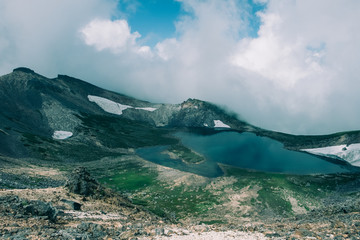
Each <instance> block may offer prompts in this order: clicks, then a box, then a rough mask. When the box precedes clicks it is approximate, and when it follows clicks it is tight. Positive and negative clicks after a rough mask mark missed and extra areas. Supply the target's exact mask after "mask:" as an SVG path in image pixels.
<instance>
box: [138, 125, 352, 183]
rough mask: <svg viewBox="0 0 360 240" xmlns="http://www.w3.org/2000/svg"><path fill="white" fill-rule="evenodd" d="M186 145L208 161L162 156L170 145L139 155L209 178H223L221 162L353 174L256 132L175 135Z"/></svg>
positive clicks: (279, 170) (266, 169) (287, 170)
mask: <svg viewBox="0 0 360 240" xmlns="http://www.w3.org/2000/svg"><path fill="white" fill-rule="evenodd" d="M175 136H176V137H177V138H179V139H180V140H181V142H182V144H183V145H184V146H186V147H188V148H191V149H193V150H194V151H196V152H198V153H200V154H202V155H203V156H204V157H205V158H206V161H205V162H203V163H200V164H187V163H184V162H182V161H181V160H174V159H170V158H169V157H168V155H166V154H162V152H163V151H164V150H166V149H167V148H168V146H156V147H149V148H142V149H138V150H137V154H139V156H141V157H142V158H144V159H146V160H149V161H151V162H154V163H157V164H161V165H164V166H167V167H171V168H175V169H179V170H182V171H187V172H192V173H196V174H199V175H202V176H206V177H218V176H221V175H223V172H222V170H221V169H220V167H219V166H218V163H223V164H226V165H231V166H235V167H240V168H246V169H253V170H258V171H264V172H277V173H292V174H315V173H338V172H349V171H350V170H349V167H348V166H344V165H339V164H335V163H332V162H329V161H326V160H324V159H321V158H319V157H316V156H314V155H310V154H307V153H302V152H296V151H290V150H287V149H285V148H284V147H283V145H282V144H281V143H280V142H277V141H275V140H272V139H270V138H267V137H259V136H256V135H255V134H252V133H241V134H240V133H237V132H230V131H227V132H220V133H217V134H213V135H198V134H193V133H188V132H178V133H176V134H175Z"/></svg>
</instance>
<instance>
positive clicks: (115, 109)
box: [88, 95, 132, 115]
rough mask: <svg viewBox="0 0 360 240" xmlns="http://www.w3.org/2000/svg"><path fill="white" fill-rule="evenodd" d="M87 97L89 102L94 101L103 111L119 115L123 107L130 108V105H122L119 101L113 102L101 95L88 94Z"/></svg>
mask: <svg viewBox="0 0 360 240" xmlns="http://www.w3.org/2000/svg"><path fill="white" fill-rule="evenodd" d="M88 99H89V101H90V102H94V103H96V104H97V105H98V106H99V107H101V108H102V109H103V110H104V111H105V112H108V113H113V114H116V115H121V114H122V111H124V110H125V109H127V108H132V106H128V105H122V104H120V103H117V102H113V101H111V100H109V99H106V98H102V97H97V96H92V95H88Z"/></svg>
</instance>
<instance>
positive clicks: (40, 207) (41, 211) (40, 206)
mask: <svg viewBox="0 0 360 240" xmlns="http://www.w3.org/2000/svg"><path fill="white" fill-rule="evenodd" d="M24 211H25V214H31V215H33V216H46V217H48V219H49V220H50V221H52V222H55V221H56V217H57V215H58V213H59V211H58V210H57V209H56V208H54V207H53V206H52V204H51V203H45V202H43V201H40V200H35V201H30V203H29V204H28V205H26V206H24Z"/></svg>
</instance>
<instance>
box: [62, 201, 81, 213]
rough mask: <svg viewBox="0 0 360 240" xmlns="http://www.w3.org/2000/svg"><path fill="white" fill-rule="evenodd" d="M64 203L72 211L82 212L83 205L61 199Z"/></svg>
mask: <svg viewBox="0 0 360 240" xmlns="http://www.w3.org/2000/svg"><path fill="white" fill-rule="evenodd" d="M61 201H62V202H64V203H67V204H68V205H69V206H70V207H71V209H72V210H76V211H80V210H81V206H82V204H81V203H78V202H74V201H70V200H66V199H61Z"/></svg>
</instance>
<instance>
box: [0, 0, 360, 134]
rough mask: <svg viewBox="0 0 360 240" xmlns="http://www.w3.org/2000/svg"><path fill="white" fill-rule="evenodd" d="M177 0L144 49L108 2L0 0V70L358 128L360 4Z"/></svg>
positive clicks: (266, 120)
mask: <svg viewBox="0 0 360 240" xmlns="http://www.w3.org/2000/svg"><path fill="white" fill-rule="evenodd" d="M256 2H261V3H262V4H266V8H265V9H264V10H263V11H261V12H257V13H256V14H257V17H258V18H259V19H260V21H261V25H260V28H259V29H258V32H257V36H250V35H249V32H251V30H252V29H253V27H254V26H252V24H251V21H250V19H251V18H250V16H249V14H250V13H249V9H250V7H251V6H250V5H249V4H248V3H247V1H235V0H224V1H216V0H201V1H200V0H182V1H181V4H182V7H183V10H184V11H185V12H186V13H187V14H186V15H183V16H180V17H179V20H178V21H177V22H175V23H174V24H175V25H176V29H177V32H176V36H177V37H176V38H170V39H163V40H162V41H160V42H158V43H157V44H156V45H155V46H147V45H146V43H144V42H143V41H142V40H141V38H140V36H141V32H137V30H136V29H132V28H131V26H129V24H128V22H127V21H126V19H122V18H120V19H119V18H118V16H125V15H126V14H122V13H119V12H118V11H119V10H117V7H116V6H117V1H115V0H106V1H104V0H77V1H70V0H63V1H55V0H34V1H31V2H30V1H21V0H3V1H0V74H6V73H8V72H10V71H11V70H12V69H13V68H15V67H18V66H28V67H31V68H33V69H34V70H35V71H37V72H39V73H41V74H44V75H46V76H48V77H54V76H56V74H57V73H63V74H68V75H72V76H75V77H78V78H81V79H84V80H87V81H89V82H91V83H93V84H96V85H98V86H101V87H104V88H107V89H111V90H113V91H118V92H122V93H125V94H128V95H132V96H135V97H138V98H141V99H146V100H150V101H157V102H172V103H175V102H181V101H183V100H185V99H187V98H189V97H191V98H200V99H203V100H208V101H212V102H215V103H217V104H220V105H223V106H226V107H227V108H228V109H231V110H233V111H235V112H237V113H238V114H239V115H240V116H241V117H242V118H243V119H245V120H247V121H248V122H250V123H252V124H254V125H258V126H260V127H264V128H269V129H273V130H279V131H286V132H291V133H299V134H309V133H314V134H315V133H330V132H335V131H343V130H353V129H360V122H359V121H358V119H360V108H359V107H358V103H360V97H359V94H358V89H359V87H360V81H359V79H358V78H359V77H358V76H359V75H360V67H358V64H359V62H360V44H359V42H360V26H359V24H358V22H359V20H360V15H359V10H358V9H360V2H359V1H357V0H346V1H341V2H340V1H335V0H334V1H327V0H326V1H325V0H319V1H315V2H314V1H310V0H302V1H285V0H276V1H275V0H269V1H263V0H261V1H256Z"/></svg>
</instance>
